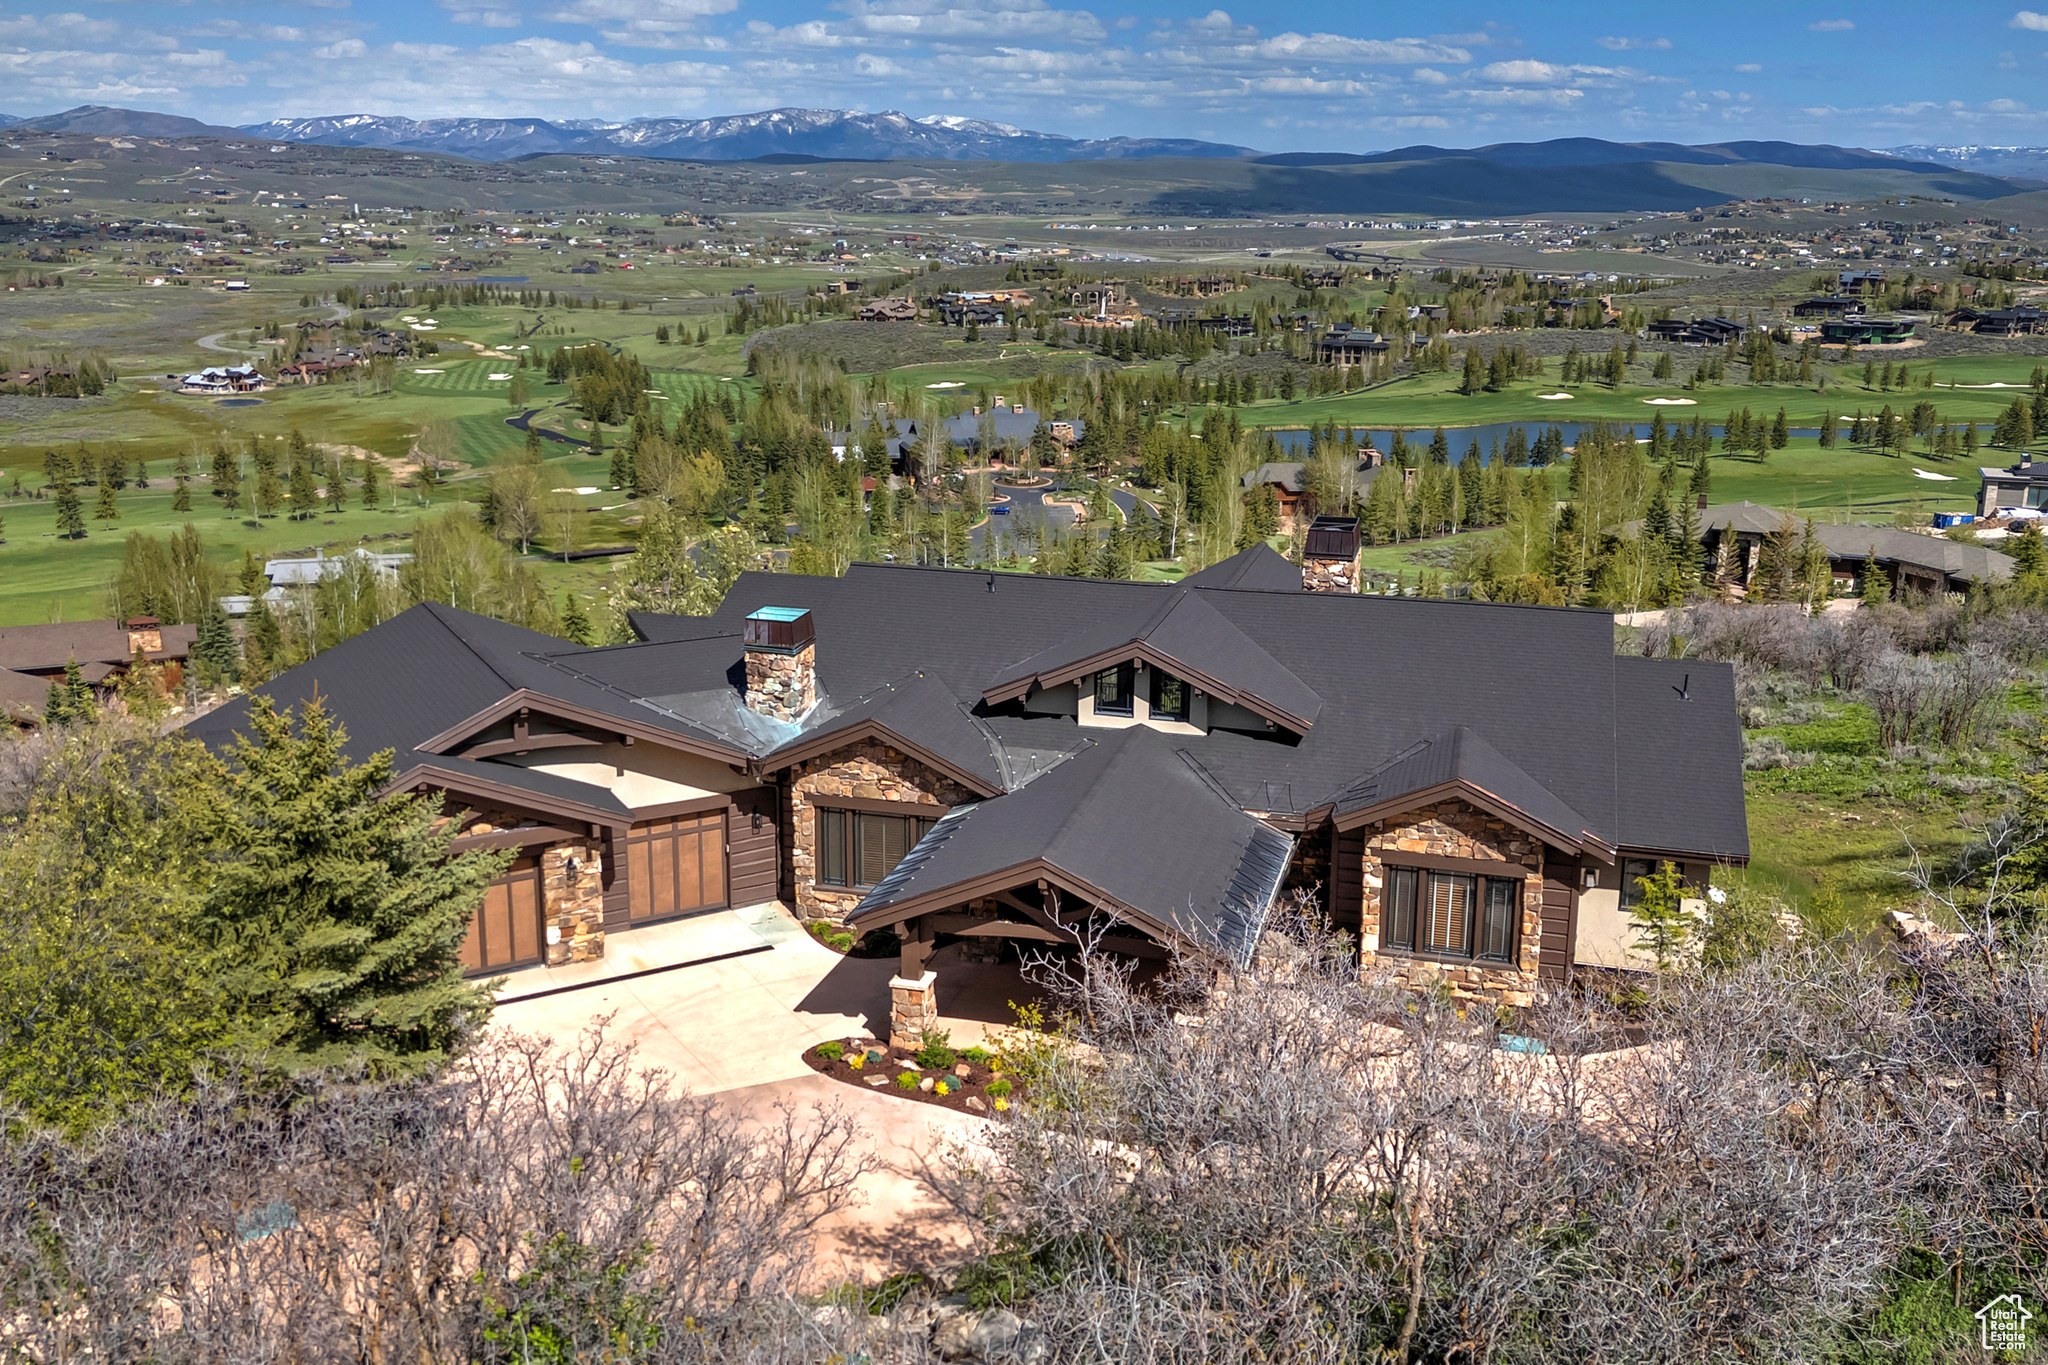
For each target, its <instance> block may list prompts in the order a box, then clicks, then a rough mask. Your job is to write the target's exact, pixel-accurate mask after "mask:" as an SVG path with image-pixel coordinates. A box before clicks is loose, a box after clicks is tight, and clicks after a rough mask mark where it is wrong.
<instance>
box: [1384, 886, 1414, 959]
mask: <svg viewBox="0 0 2048 1365" xmlns="http://www.w3.org/2000/svg"><path fill="white" fill-rule="evenodd" d="M1416 880H1417V873H1416V871H1415V869H1414V868H1412V867H1396V868H1391V869H1389V871H1388V873H1387V899H1388V901H1389V905H1388V912H1389V913H1388V915H1387V925H1386V929H1387V946H1388V947H1389V948H1405V949H1408V950H1409V951H1411V952H1412V951H1413V950H1414V948H1415V883H1416Z"/></svg>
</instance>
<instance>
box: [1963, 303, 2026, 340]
mask: <svg viewBox="0 0 2048 1365" xmlns="http://www.w3.org/2000/svg"><path fill="white" fill-rule="evenodd" d="M1948 325H1949V326H1951V327H1967V328H1969V329H1970V330H1971V331H1973V332H1976V333H1977V334H1978V335H1980V336H1991V337H2016V336H2033V335H2035V334H2036V333H2044V332H2048V313H2044V312H2042V311H2041V310H2040V309H2039V308H2034V307H2030V306H2025V305H2023V306H2021V307H2018V308H1958V309H1957V310H1956V311H1955V312H1953V313H1950V314H1949V315H1948Z"/></svg>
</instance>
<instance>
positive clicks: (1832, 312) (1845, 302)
mask: <svg viewBox="0 0 2048 1365" xmlns="http://www.w3.org/2000/svg"><path fill="white" fill-rule="evenodd" d="M1862 311H1863V300H1862V298H1861V297H1860V296H1852V295H1848V294H1827V295H1823V296H1822V297H1819V298H1812V299H1807V300H1806V301H1805V302H1803V303H1795V304H1793V305H1792V316H1793V317H1795V318H1846V317H1851V316H1853V315H1855V314H1858V313H1861V312H1862Z"/></svg>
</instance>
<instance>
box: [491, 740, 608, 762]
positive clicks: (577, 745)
mask: <svg viewBox="0 0 2048 1365" xmlns="http://www.w3.org/2000/svg"><path fill="white" fill-rule="evenodd" d="M603 743H604V741H603V740H601V739H592V738H590V737H589V736H588V735H562V734H539V735H528V736H527V737H526V738H525V739H487V740H485V741H484V742H483V743H481V744H472V745H470V746H469V747H468V748H467V749H464V750H463V751H462V752H461V753H459V754H457V755H456V757H457V758H469V759H485V758H496V757H497V756H498V755H499V754H524V753H530V752H532V751H533V750H535V749H595V748H597V747H599V746H600V745H602V744H603Z"/></svg>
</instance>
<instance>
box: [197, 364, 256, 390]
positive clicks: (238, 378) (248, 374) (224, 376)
mask: <svg viewBox="0 0 2048 1365" xmlns="http://www.w3.org/2000/svg"><path fill="white" fill-rule="evenodd" d="M269 387H270V384H269V382H268V381H267V380H265V379H264V378H263V373H262V371H260V370H258V369H257V368H256V367H255V366H254V365H225V366H223V365H208V366H207V367H206V368H205V369H203V370H200V371H198V372H197V373H194V374H188V375H186V376H185V377H184V378H183V379H181V380H180V381H178V392H180V393H201V394H224V393H258V392H261V391H262V390H264V389H267V388H269Z"/></svg>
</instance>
